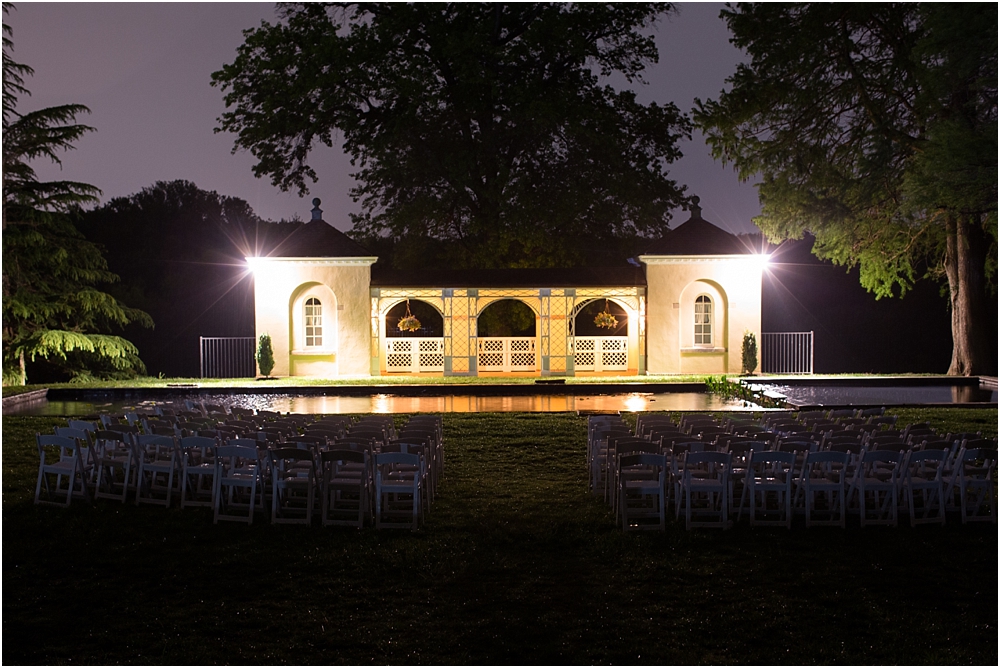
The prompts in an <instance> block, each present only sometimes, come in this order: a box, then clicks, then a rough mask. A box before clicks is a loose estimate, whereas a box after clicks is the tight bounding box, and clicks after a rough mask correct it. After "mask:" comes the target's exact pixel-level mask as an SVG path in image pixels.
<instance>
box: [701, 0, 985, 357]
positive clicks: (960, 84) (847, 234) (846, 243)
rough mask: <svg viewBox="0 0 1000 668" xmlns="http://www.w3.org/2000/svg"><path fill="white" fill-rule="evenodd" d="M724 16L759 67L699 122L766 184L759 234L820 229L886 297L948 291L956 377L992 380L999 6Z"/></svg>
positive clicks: (828, 250)
mask: <svg viewBox="0 0 1000 668" xmlns="http://www.w3.org/2000/svg"><path fill="white" fill-rule="evenodd" d="M722 17H723V18H724V19H725V20H726V22H727V23H728V24H729V27H730V30H731V31H732V33H733V40H732V41H733V43H734V44H736V46H738V47H740V48H741V49H743V50H744V51H746V53H747V55H748V56H749V59H750V62H749V63H747V64H744V65H740V66H739V67H738V69H737V71H736V73H735V74H734V75H733V76H732V77H731V78H730V79H729V80H728V82H729V83H730V84H732V89H731V90H730V91H728V92H723V93H722V94H721V95H720V97H719V99H718V101H712V100H709V101H707V102H704V103H702V102H700V101H696V107H697V108H696V112H695V121H696V123H697V124H698V125H700V126H701V127H702V128H704V129H705V130H706V134H707V136H708V141H709V143H710V144H711V146H712V149H713V152H714V153H715V155H716V157H719V158H722V159H723V160H725V161H729V162H732V163H733V164H734V165H735V166H736V168H737V170H738V172H739V174H740V175H741V176H742V177H743V178H744V179H749V178H751V177H754V176H759V177H760V179H761V181H760V183H759V184H758V188H759V195H760V200H761V204H762V213H761V216H760V217H759V218H758V219H757V220H756V222H757V224H758V225H759V226H760V228H761V229H762V230H763V231H764V232H765V234H767V236H768V237H769V238H770V239H771V240H772V241H776V240H780V239H786V238H801V237H802V235H803V234H804V233H806V232H810V233H812V234H814V235H815V237H816V243H815V246H814V252H815V253H816V254H817V255H818V256H819V257H821V258H826V259H830V260H832V261H833V262H834V263H836V264H840V265H846V266H848V267H853V266H860V278H861V283H862V285H864V287H866V288H867V289H868V290H870V291H873V292H874V293H875V296H876V298H881V297H886V296H893V295H895V294H897V292H898V294H899V295H903V294H905V293H906V292H907V291H908V290H909V289H910V288H911V287H912V286H913V284H914V281H916V280H918V279H919V278H921V277H930V278H935V279H941V280H943V281H946V283H947V287H948V291H949V295H950V308H951V314H952V339H953V353H952V359H951V364H950V368H949V371H948V373H950V374H959V375H962V374H965V375H975V374H983V373H990V372H994V373H995V371H996V347H995V345H994V344H995V340H996V320H995V318H993V319H992V320H991V318H990V316H989V313H990V309H989V308H988V304H989V301H988V300H989V299H990V297H989V296H988V294H987V292H988V288H987V285H988V284H989V286H990V287H989V290H992V291H993V293H994V295H995V287H996V283H995V280H996V258H997V161H996V155H997V7H996V5H995V4H964V3H941V4H889V3H872V4H854V3H851V4H837V3H835V4H739V5H737V6H736V7H735V8H730V9H726V10H723V12H722ZM993 299H995V296H994V297H993ZM899 335H903V333H899Z"/></svg>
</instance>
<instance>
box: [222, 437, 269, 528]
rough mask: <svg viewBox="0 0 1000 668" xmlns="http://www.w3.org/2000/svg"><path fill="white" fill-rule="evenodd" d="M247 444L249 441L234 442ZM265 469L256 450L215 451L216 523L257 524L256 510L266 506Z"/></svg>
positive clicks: (239, 447) (229, 448) (227, 448)
mask: <svg viewBox="0 0 1000 668" xmlns="http://www.w3.org/2000/svg"><path fill="white" fill-rule="evenodd" d="M233 440H234V441H235V440H246V439H233ZM260 482H261V466H260V461H259V457H258V453H257V448H256V446H252V445H220V446H218V447H217V448H216V449H215V481H214V484H215V491H214V493H213V495H212V497H213V502H212V503H213V506H214V508H215V511H214V519H213V521H214V522H215V523H218V522H219V520H226V521H232V522H246V523H247V524H252V523H253V511H254V507H255V506H256V505H257V504H258V503H263V499H262V498H261V500H260V501H258V497H263V493H262V490H260V489H259V487H260Z"/></svg>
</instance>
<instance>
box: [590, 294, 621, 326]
mask: <svg viewBox="0 0 1000 668" xmlns="http://www.w3.org/2000/svg"><path fill="white" fill-rule="evenodd" d="M594 324H595V325H597V326H598V327H607V328H608V329H614V328H615V327H617V326H618V318H616V317H615V316H613V315H611V312H610V311H608V302H607V300H605V302H604V310H603V311H602V312H600V313H598V314H597V316H596V317H595V318H594Z"/></svg>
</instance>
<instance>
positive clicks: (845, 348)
mask: <svg viewBox="0 0 1000 668" xmlns="http://www.w3.org/2000/svg"><path fill="white" fill-rule="evenodd" d="M812 245H813V238H812V237H810V236H806V237H805V238H804V239H802V240H799V241H794V240H792V241H786V242H784V244H782V245H781V246H780V247H779V248H778V249H777V250H776V251H775V252H774V254H773V255H772V259H771V263H770V266H769V267H768V270H767V271H766V272H765V273H764V285H763V302H764V303H763V313H762V314H761V318H762V323H761V324H762V329H763V331H765V332H805V331H813V332H815V370H816V372H817V373H945V372H946V371H947V370H948V364H949V361H950V360H951V347H952V340H951V314H950V313H949V311H948V298H947V296H946V295H943V294H942V293H941V287H940V286H939V285H938V284H936V283H934V282H932V281H930V280H923V281H918V282H917V283H916V284H915V285H914V288H913V289H912V290H911V291H909V292H907V294H906V295H905V296H904V297H902V298H898V297H897V298H884V299H879V300H876V299H875V296H874V295H873V294H872V293H870V292H867V291H866V290H865V289H864V288H863V287H861V284H860V281H859V278H858V271H859V270H858V269H857V268H854V269H851V270H850V271H848V270H846V269H845V268H844V267H837V266H834V265H833V264H831V263H830V262H827V261H823V260H820V259H818V258H817V257H816V256H815V255H813V254H812V252H811V250H812ZM989 317H990V318H991V319H992V322H993V325H994V328H995V327H996V323H997V302H996V300H995V299H994V300H993V301H992V307H991V313H990V314H989ZM995 355H996V349H995V348H994V357H993V360H992V363H991V364H992V367H991V368H994V369H995V368H996V364H997V359H996V357H995Z"/></svg>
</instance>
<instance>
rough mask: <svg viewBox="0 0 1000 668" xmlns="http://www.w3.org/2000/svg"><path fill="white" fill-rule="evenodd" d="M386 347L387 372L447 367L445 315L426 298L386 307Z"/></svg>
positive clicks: (384, 345)
mask: <svg viewBox="0 0 1000 668" xmlns="http://www.w3.org/2000/svg"><path fill="white" fill-rule="evenodd" d="M408 316H410V317H409V318H408ZM414 319H415V321H414ZM400 324H403V325H404V327H403V329H400ZM383 347H384V351H385V358H384V360H385V370H386V372H387V373H440V372H442V371H444V317H443V316H442V315H441V312H440V311H438V310H437V309H436V308H434V307H433V306H432V305H430V304H428V303H427V302H425V301H421V300H419V299H410V300H404V301H401V302H399V303H398V304H396V305H395V306H393V307H392V308H390V309H389V310H388V311H386V314H385V339H384V342H383Z"/></svg>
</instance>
